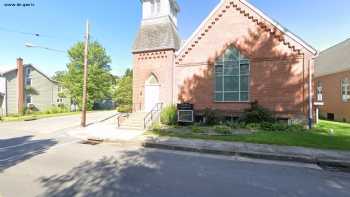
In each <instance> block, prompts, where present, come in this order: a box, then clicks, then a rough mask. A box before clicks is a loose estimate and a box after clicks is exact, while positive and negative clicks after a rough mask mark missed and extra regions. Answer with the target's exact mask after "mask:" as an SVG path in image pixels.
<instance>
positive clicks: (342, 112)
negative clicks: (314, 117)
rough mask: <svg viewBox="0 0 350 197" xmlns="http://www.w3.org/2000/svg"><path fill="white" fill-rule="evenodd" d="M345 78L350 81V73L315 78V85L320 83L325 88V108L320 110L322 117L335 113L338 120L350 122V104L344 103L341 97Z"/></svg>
mask: <svg viewBox="0 0 350 197" xmlns="http://www.w3.org/2000/svg"><path fill="white" fill-rule="evenodd" d="M345 78H348V79H350V71H344V72H339V73H335V74H330V75H326V76H322V77H317V78H315V84H317V82H318V81H320V82H321V83H322V86H323V102H324V106H322V107H321V108H320V115H322V116H324V117H326V116H327V113H334V115H335V119H336V120H338V121H343V120H344V119H346V121H348V122H350V102H344V101H343V100H342V97H341V81H342V80H344V79H345Z"/></svg>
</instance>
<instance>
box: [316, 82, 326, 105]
mask: <svg viewBox="0 0 350 197" xmlns="http://www.w3.org/2000/svg"><path fill="white" fill-rule="evenodd" d="M319 88H321V92H320V89H319ZM323 91H324V89H323V83H322V81H317V87H316V96H317V99H316V100H317V101H323V100H324V98H323V95H324V94H323ZM319 98H321V99H319Z"/></svg>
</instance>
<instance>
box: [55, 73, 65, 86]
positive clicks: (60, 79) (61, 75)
mask: <svg viewBox="0 0 350 197" xmlns="http://www.w3.org/2000/svg"><path fill="white" fill-rule="evenodd" d="M65 75H66V72H65V71H57V72H55V74H54V75H53V76H52V79H53V80H54V81H57V82H60V83H63V81H64V76H65Z"/></svg>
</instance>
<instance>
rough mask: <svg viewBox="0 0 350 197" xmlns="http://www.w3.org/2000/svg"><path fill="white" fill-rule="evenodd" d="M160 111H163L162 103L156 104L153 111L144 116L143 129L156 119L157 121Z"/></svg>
mask: <svg viewBox="0 0 350 197" xmlns="http://www.w3.org/2000/svg"><path fill="white" fill-rule="evenodd" d="M162 109H163V103H157V104H156V105H155V106H154V107H153V109H152V110H151V111H150V112H148V113H147V114H146V116H145V118H144V119H143V125H144V126H143V127H144V129H147V128H148V126H149V125H150V123H153V122H154V121H155V119H156V118H158V119H159V118H160V112H161V111H162Z"/></svg>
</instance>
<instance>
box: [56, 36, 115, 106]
mask: <svg viewBox="0 0 350 197" xmlns="http://www.w3.org/2000/svg"><path fill="white" fill-rule="evenodd" d="M68 55H69V59H70V63H69V64H67V72H65V73H64V72H61V73H58V74H57V76H58V77H57V80H58V81H63V86H64V88H65V89H66V90H67V92H68V94H69V96H70V97H71V98H72V99H73V100H75V101H76V102H77V103H78V105H79V106H80V107H81V104H82V96H83V73H84V43H83V42H78V43H76V44H75V45H74V46H73V47H72V48H71V49H69V51H68ZM110 63H111V58H110V57H109V56H108V55H107V53H106V50H105V49H104V48H103V47H102V45H101V44H99V43H98V42H96V41H94V42H91V43H90V44H89V53H88V65H89V69H88V70H89V72H88V73H89V75H88V109H89V110H91V109H92V107H93V104H94V102H95V101H98V100H103V99H106V98H111V97H112V93H111V90H112V85H113V83H114V81H115V80H114V78H113V76H112V74H111V73H110V72H111V68H110V66H109V64H110Z"/></svg>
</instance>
